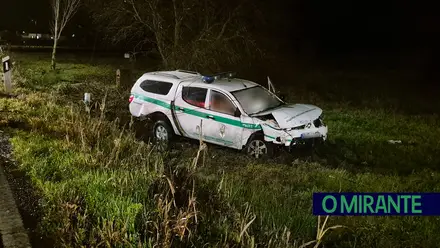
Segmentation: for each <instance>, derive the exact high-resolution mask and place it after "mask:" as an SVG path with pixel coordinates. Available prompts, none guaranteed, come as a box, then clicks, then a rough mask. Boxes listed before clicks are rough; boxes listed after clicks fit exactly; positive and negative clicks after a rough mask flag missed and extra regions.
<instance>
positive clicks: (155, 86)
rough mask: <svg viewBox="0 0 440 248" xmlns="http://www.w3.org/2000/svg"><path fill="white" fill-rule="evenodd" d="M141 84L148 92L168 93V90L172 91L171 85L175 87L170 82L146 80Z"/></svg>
mask: <svg viewBox="0 0 440 248" xmlns="http://www.w3.org/2000/svg"><path fill="white" fill-rule="evenodd" d="M139 86H140V87H141V89H142V90H144V91H146V92H150V93H154V94H158V95H167V94H168V92H170V89H171V87H173V84H172V83H168V82H161V81H153V80H145V81H143V82H142V83H141V84H140V85H139Z"/></svg>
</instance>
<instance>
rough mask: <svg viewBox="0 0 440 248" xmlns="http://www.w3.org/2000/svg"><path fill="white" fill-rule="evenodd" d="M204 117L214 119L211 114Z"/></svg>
mask: <svg viewBox="0 0 440 248" xmlns="http://www.w3.org/2000/svg"><path fill="white" fill-rule="evenodd" d="M206 118H208V119H211V120H214V119H215V118H214V116H212V115H207V116H206Z"/></svg>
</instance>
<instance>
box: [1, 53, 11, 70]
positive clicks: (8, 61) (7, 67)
mask: <svg viewBox="0 0 440 248" xmlns="http://www.w3.org/2000/svg"><path fill="white" fill-rule="evenodd" d="M2 64H3V73H6V72H8V71H10V70H11V59H10V58H9V56H6V57H4V58H2Z"/></svg>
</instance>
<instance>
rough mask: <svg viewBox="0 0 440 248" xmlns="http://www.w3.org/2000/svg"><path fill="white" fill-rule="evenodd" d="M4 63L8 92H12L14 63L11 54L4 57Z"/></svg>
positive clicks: (4, 79)
mask: <svg viewBox="0 0 440 248" xmlns="http://www.w3.org/2000/svg"><path fill="white" fill-rule="evenodd" d="M2 64H3V81H4V83H5V91H6V94H11V92H12V76H11V73H12V64H11V59H10V57H9V56H6V57H4V58H2Z"/></svg>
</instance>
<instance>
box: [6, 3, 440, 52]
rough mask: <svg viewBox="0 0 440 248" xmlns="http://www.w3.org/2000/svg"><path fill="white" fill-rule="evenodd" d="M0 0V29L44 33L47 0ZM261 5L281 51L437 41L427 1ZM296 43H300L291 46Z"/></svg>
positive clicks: (399, 47)
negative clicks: (281, 41) (281, 45)
mask: <svg viewBox="0 0 440 248" xmlns="http://www.w3.org/2000/svg"><path fill="white" fill-rule="evenodd" d="M1 1H2V2H3V3H2V7H1V10H0V30H2V29H12V30H22V29H23V30H24V29H29V30H31V29H32V22H31V20H37V26H36V27H35V26H34V27H35V29H38V30H40V32H44V31H46V30H48V23H49V19H50V16H51V14H50V8H49V0H9V1H7V0H1ZM260 1H262V2H264V1H267V2H268V3H269V5H270V6H271V8H272V10H271V11H269V10H268V11H267V15H268V16H269V17H271V18H272V19H273V20H274V21H275V22H274V26H273V28H271V29H273V30H272V31H273V32H276V33H277V34H275V35H278V36H279V37H274V42H276V40H277V38H286V37H288V41H289V42H287V43H284V44H286V45H284V46H286V47H285V49H297V50H298V49H304V47H305V46H304V44H305V45H306V46H309V47H312V48H313V49H314V50H316V51H318V52H319V53H323V54H339V55H341V54H344V53H351V52H369V53H370V52H378V53H385V52H397V53H401V52H406V51H408V50H411V49H413V48H419V49H424V50H426V51H430V49H434V48H435V47H436V44H437V43H438V42H439V40H438V38H437V36H438V35H437V33H438V31H439V29H440V22H439V18H438V14H437V13H436V12H435V11H436V10H437V8H436V6H433V5H429V4H428V1H419V2H418V3H417V2H416V1H412V2H411V1H407V0H401V1H395V0H389V1H377V2H374V1H352V0H351V1H348V0H340V1H325V0H308V1H306V0H284V1H283V0H270V1H269V0H260ZM277 2H278V3H277ZM433 2H434V1H433ZM77 19H80V18H77ZM86 23H87V22H86ZM73 26H75V25H73ZM70 27H72V25H70ZM278 40H279V39H278ZM299 42H301V43H302V44H303V45H301V46H296V47H295V46H294V44H298V43H299Z"/></svg>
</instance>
